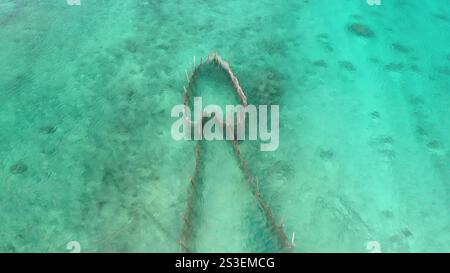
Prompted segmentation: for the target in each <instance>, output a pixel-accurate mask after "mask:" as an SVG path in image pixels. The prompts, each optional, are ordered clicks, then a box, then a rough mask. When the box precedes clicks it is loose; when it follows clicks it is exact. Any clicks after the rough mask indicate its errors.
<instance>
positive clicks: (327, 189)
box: [0, 0, 450, 252]
mask: <svg viewBox="0 0 450 273" xmlns="http://www.w3.org/2000/svg"><path fill="white" fill-rule="evenodd" d="M449 4H450V2H449V1H448V0H420V1H419V0H413V1H406V0H403V1H402V0H396V1H394V0H382V5H381V6H369V5H368V4H367V3H366V1H364V0H352V1H341V0H310V1H298V0H292V1H291V0H285V1H279V2H276V1H266V0H258V1H256V0H255V1H253V0H252V1H238V0H229V1H217V0H208V1H199V0H186V1H174V0H165V1H156V0H147V1H144V0H127V1H106V0H103V1H101V0H98V1H94V0H81V5H80V6H69V5H67V3H66V1H65V0H57V1H55V0H53V1H25V0H20V1H19V0H17V1H11V0H0V102H1V107H0V252H69V250H68V249H67V248H66V246H67V243H68V242H70V241H77V242H79V244H80V247H81V251H82V252H99V251H101V252H124V251H126V252H178V251H181V250H180V245H179V244H178V242H179V240H180V237H181V232H182V227H183V221H182V214H183V213H184V211H185V209H186V201H187V193H188V187H189V176H191V175H192V173H193V170H194V166H195V156H194V146H195V143H194V142H185V141H181V142H176V141H174V140H173V139H172V138H171V134H170V127H171V124H172V123H173V122H174V119H173V118H171V116H170V111H171V108H172V107H173V106H174V105H176V104H180V103H181V102H182V94H183V85H185V84H186V80H185V69H188V68H189V67H190V66H192V62H193V56H196V57H197V59H199V58H200V57H201V56H203V57H206V56H207V55H208V54H209V53H210V52H214V51H215V52H218V53H219V54H220V55H221V56H222V57H223V58H224V59H225V60H227V61H229V62H230V63H231V65H232V67H233V71H234V72H235V73H236V75H237V77H238V78H239V81H240V83H241V85H242V88H243V89H244V91H245V92H246V94H247V96H248V100H249V103H252V104H278V105H280V127H281V128H280V146H279V149H278V150H277V151H275V152H261V151H259V145H258V143H255V142H248V141H247V142H244V143H242V147H241V149H242V155H243V156H244V158H246V159H247V160H248V162H249V165H250V170H251V172H252V174H253V175H254V176H256V177H258V179H259V184H260V188H261V192H262V193H263V196H264V198H265V200H266V201H267V202H268V203H269V205H270V206H271V209H272V211H273V213H274V215H275V217H276V218H277V220H278V221H279V222H283V223H284V230H285V232H286V234H287V235H288V237H289V238H291V236H292V234H293V233H295V240H294V243H295V247H294V251H295V252H368V251H369V250H368V249H367V248H366V247H367V244H368V242H371V241H376V242H378V243H379V245H380V247H381V251H383V252H449V251H450V142H449V139H450V111H449V109H450V91H449V90H450V49H449V44H450V5H449ZM195 91H196V92H198V93H203V94H205V101H207V102H205V104H206V103H212V102H216V103H226V102H225V101H227V100H228V99H229V97H228V96H227V95H224V94H227V92H229V93H232V92H233V88H232V86H231V85H230V84H229V80H228V79H227V78H226V77H225V76H224V75H223V74H222V73H220V72H218V71H215V70H214V69H213V68H212V69H210V70H208V71H205V73H203V74H202V75H201V77H200V78H199V79H198V81H197V84H196V86H195ZM227 102H228V101H227ZM203 148H204V152H205V156H204V160H203V162H204V164H203V168H202V181H201V185H200V191H201V194H200V195H199V197H198V199H197V200H196V202H195V216H194V217H193V223H192V224H193V233H192V235H191V241H192V248H193V249H192V250H193V251H199V252H203V251H214V252H215V251H226V252H238V251H243V252H248V251H250V252H251V251H255V252H277V251H280V250H279V248H278V246H277V244H276V242H275V238H274V237H273V234H272V233H271V232H270V231H269V230H268V227H267V225H266V222H265V218H264V216H263V215H262V213H261V211H260V210H259V209H258V206H257V203H256V202H255V200H254V197H253V196H252V194H251V191H250V189H249V187H248V186H246V184H245V182H244V178H243V176H242V173H241V172H240V170H239V167H238V164H237V162H236V160H235V158H234V155H233V150H232V148H231V145H229V143H227V142H207V143H205V144H204V147H203Z"/></svg>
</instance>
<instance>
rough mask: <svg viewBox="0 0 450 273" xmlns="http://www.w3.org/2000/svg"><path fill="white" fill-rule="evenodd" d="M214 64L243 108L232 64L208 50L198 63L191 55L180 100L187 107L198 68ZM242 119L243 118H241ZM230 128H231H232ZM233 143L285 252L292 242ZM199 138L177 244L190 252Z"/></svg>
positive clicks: (244, 102)
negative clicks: (180, 234)
mask: <svg viewBox="0 0 450 273" xmlns="http://www.w3.org/2000/svg"><path fill="white" fill-rule="evenodd" d="M211 63H212V64H216V65H219V67H221V68H222V69H223V70H224V71H225V72H227V73H228V76H229V78H230V80H231V83H232V85H233V87H234V89H235V90H236V93H237V95H238V96H239V98H240V100H241V104H242V106H243V107H244V109H245V107H247V97H246V96H245V93H244V91H243V90H242V88H241V86H240V85H239V81H238V79H237V77H236V76H235V74H234V73H233V71H232V70H231V66H230V64H229V63H228V62H226V61H224V60H223V59H222V58H221V57H220V56H219V55H218V54H217V53H211V54H210V55H209V56H208V57H207V59H206V60H203V59H201V60H200V63H197V62H196V60H195V57H194V66H193V69H192V72H188V71H187V70H186V79H187V86H185V87H184V96H183V102H184V105H185V106H186V107H189V99H190V98H191V96H192V94H193V85H194V81H195V79H196V78H197V76H198V75H199V71H200V68H201V67H202V66H203V65H206V64H211ZM201 122H202V127H201V128H203V119H202V121H201ZM244 122H245V119H244ZM226 127H227V128H226V129H231V127H228V126H226ZM231 130H232V129H231ZM231 143H232V145H233V149H234V152H235V155H236V157H237V160H238V162H239V167H240V169H241V171H242V173H243V174H244V177H245V180H246V181H247V183H248V185H249V186H250V188H251V189H252V193H253V195H254V197H255V199H256V201H257V203H258V206H259V208H260V209H261V211H262V212H263V213H264V215H265V218H266V221H267V224H268V225H269V227H270V228H271V230H272V232H273V233H274V234H275V235H276V237H277V239H278V244H279V247H280V249H281V250H282V251H284V252H291V251H292V248H293V244H292V243H291V241H289V239H288V237H287V236H286V234H285V232H284V229H283V225H282V224H281V225H279V224H277V221H276V219H275V217H274V215H273V213H272V210H271V209H270V207H269V205H268V204H267V202H266V201H265V200H264V199H263V196H262V194H261V191H260V189H259V184H258V180H257V179H255V178H254V177H253V176H252V175H251V173H250V170H249V167H248V164H247V162H246V161H245V160H244V158H243V157H242V155H241V152H240V146H239V143H238V141H237V140H232V141H231ZM201 148H202V147H201V140H198V141H197V143H196V146H195V171H194V174H193V176H192V177H190V186H189V190H188V199H187V208H186V211H185V213H184V214H183V222H184V225H183V230H182V236H181V240H180V246H181V249H182V251H184V252H190V251H191V248H190V245H191V242H190V238H191V234H192V221H193V217H194V206H195V200H197V198H198V195H199V192H198V191H199V190H198V189H199V187H198V185H199V183H200V179H201V165H202V160H201Z"/></svg>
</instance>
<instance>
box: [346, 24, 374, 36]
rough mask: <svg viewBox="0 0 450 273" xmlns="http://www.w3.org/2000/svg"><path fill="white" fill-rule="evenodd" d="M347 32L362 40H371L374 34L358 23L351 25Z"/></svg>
mask: <svg viewBox="0 0 450 273" xmlns="http://www.w3.org/2000/svg"><path fill="white" fill-rule="evenodd" d="M348 30H349V31H350V32H351V33H353V34H355V35H357V36H360V37H364V38H372V37H373V36H375V33H374V32H373V31H372V30H371V29H370V28H369V27H368V26H366V25H363V24H360V23H353V24H351V25H350V26H349V27H348Z"/></svg>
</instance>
